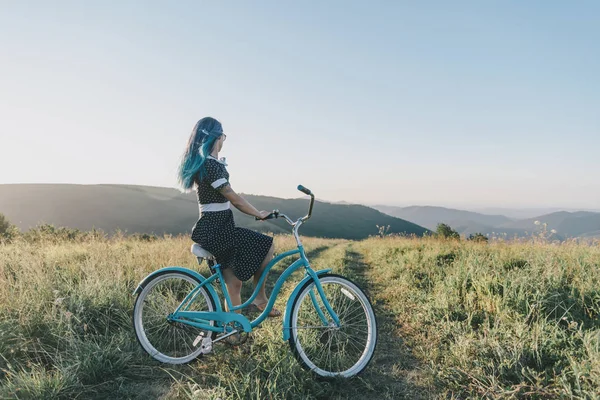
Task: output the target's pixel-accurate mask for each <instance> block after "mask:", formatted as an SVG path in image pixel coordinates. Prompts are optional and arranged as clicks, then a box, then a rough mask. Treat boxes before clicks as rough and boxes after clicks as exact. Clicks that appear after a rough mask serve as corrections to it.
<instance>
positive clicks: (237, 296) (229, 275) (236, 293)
mask: <svg viewBox="0 0 600 400" xmlns="http://www.w3.org/2000/svg"><path fill="white" fill-rule="evenodd" d="M221 273H222V274H223V278H224V279H225V285H227V291H228V292H229V298H230V299H231V305H232V306H234V307H235V306H239V305H240V304H242V296H241V293H242V283H243V282H242V281H240V280H239V279H238V278H237V277H236V276H235V274H234V273H233V271H232V270H231V268H225V269H221ZM225 311H229V307H228V306H227V301H225ZM235 312H236V313H238V314H239V313H241V312H242V310H235Z"/></svg>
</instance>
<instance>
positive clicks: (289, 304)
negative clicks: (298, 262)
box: [283, 268, 331, 340]
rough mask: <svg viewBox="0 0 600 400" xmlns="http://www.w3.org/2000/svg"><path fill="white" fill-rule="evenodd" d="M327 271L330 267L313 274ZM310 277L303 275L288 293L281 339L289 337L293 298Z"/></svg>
mask: <svg viewBox="0 0 600 400" xmlns="http://www.w3.org/2000/svg"><path fill="white" fill-rule="evenodd" d="M328 272H331V268H330V269H322V270H319V271H315V274H316V275H317V276H319V275H324V274H326V273H328ZM312 279H313V278H312V276H310V275H307V276H305V277H304V279H302V280H301V281H300V283H298V285H296V288H295V289H294V291H293V292H292V294H291V295H290V298H289V299H288V301H287V305H286V306H285V313H284V314H283V340H289V338H290V329H291V324H292V306H293V305H294V300H295V299H296V297H298V295H299V294H300V289H302V287H303V286H304V284H305V283H306V282H308V281H310V280H312Z"/></svg>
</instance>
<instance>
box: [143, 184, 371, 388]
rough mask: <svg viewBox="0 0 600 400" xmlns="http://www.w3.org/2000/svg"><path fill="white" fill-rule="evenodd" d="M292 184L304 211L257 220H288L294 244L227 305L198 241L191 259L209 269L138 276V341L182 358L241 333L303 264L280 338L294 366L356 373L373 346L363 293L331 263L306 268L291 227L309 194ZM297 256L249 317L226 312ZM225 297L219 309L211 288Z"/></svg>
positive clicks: (160, 356) (155, 353)
mask: <svg viewBox="0 0 600 400" xmlns="http://www.w3.org/2000/svg"><path fill="white" fill-rule="evenodd" d="M298 190H300V191H301V192H303V193H305V194H307V195H309V196H310V206H309V209H308V213H307V215H306V216H304V217H302V218H299V219H298V220H296V221H293V220H291V219H290V218H289V217H287V216H286V215H285V214H282V213H280V212H279V211H277V210H275V211H273V212H272V213H271V214H269V215H268V216H267V217H265V218H264V219H265V220H266V219H273V218H283V219H285V220H286V221H287V222H288V223H289V224H290V225H291V226H292V233H293V235H294V238H295V239H296V243H297V244H298V248H297V249H295V250H291V251H287V252H285V253H282V254H279V255H278V256H276V257H275V258H273V260H272V261H271V262H270V263H269V265H267V267H266V268H265V271H264V272H263V274H262V276H261V278H260V281H259V284H258V285H257V286H256V288H255V290H254V292H253V293H252V296H251V297H250V298H249V299H248V300H247V301H246V302H245V303H243V304H241V305H239V306H236V307H233V306H232V305H231V300H230V298H229V293H228V292H227V287H226V285H225V280H224V279H223V276H222V273H221V269H220V265H219V264H216V263H215V260H214V257H213V256H212V255H211V254H210V253H209V252H208V251H206V250H204V249H202V248H201V247H200V246H199V245H197V244H194V245H192V249H191V250H192V253H193V254H194V255H195V256H196V257H197V259H198V262H199V263H202V262H203V261H207V263H208V265H209V267H210V270H211V272H212V275H211V276H210V277H208V278H205V277H204V276H202V275H201V274H199V273H198V272H196V271H194V270H190V269H187V268H182V267H167V268H162V269H159V270H158V271H155V272H153V273H151V274H150V275H148V276H147V277H146V278H144V279H143V280H142V281H141V282H140V284H139V285H138V287H137V288H136V289H135V291H134V292H133V295H136V294H137V299H136V301H135V306H134V309H133V326H134V329H135V334H136V336H137V339H138V341H139V343H140V344H141V346H142V347H143V348H144V350H145V351H146V352H148V354H150V355H151V356H152V357H153V358H154V359H156V360H158V361H160V362H163V363H169V364H183V363H187V362H190V361H192V360H194V359H196V358H197V357H199V356H202V355H204V354H207V353H210V352H211V351H212V350H213V344H214V343H216V342H219V341H221V340H223V339H227V338H229V339H228V340H231V339H232V338H231V337H232V335H236V336H239V335H242V334H247V333H250V332H252V330H253V329H255V328H257V327H258V326H260V324H261V323H262V322H263V321H264V320H265V319H266V318H267V315H268V314H269V312H270V311H271V309H272V308H273V305H274V304H275V299H276V298H277V295H278V294H279V292H280V290H281V287H282V285H283V284H284V282H285V281H286V280H287V279H288V278H289V277H290V276H291V275H292V273H293V272H294V271H296V270H298V269H299V268H302V267H304V269H305V275H304V278H303V279H302V280H301V281H300V283H298V284H297V286H296V288H295V289H294V291H293V292H292V294H291V295H290V297H289V299H288V301H287V306H286V308H285V313H284V316H283V340H284V341H285V340H287V341H288V342H289V344H290V347H291V349H292V352H293V354H294V356H295V357H296V358H297V359H298V361H299V362H300V364H301V365H303V366H304V367H305V368H307V369H309V370H311V371H313V372H314V373H315V374H317V375H319V376H322V377H336V376H339V377H346V378H348V377H352V376H354V375H356V374H358V373H360V372H361V371H363V370H364V369H365V368H366V366H367V364H368V363H369V361H370V360H371V358H372V357H373V353H374V351H375V345H376V343H377V322H376V320H375V313H374V312H373V307H372V306H371V303H370V301H369V299H368V298H367V296H366V295H365V293H364V292H363V291H362V290H361V289H360V288H359V287H358V285H356V284H355V283H354V282H352V281H351V280H349V279H347V278H344V277H343V276H340V275H335V274H331V273H330V271H331V269H324V270H320V271H314V270H313V269H312V268H311V266H310V263H309V261H308V259H307V258H306V253H305V251H304V247H303V246H302V242H301V241H300V237H299V236H298V229H300V227H301V226H302V224H304V223H305V222H306V221H307V220H308V219H309V218H310V217H311V215H312V209H313V205H314V202H315V196H314V194H313V193H312V192H311V191H310V190H308V189H306V188H305V187H303V186H301V185H300V186H298ZM290 256H299V259H298V260H296V261H294V262H293V263H292V264H291V265H290V266H289V267H287V269H286V270H285V271H284V272H283V273H282V274H281V276H280V277H279V278H278V280H277V282H276V283H275V286H274V288H273V291H272V293H271V296H270V297H269V302H268V303H267V306H266V307H265V309H264V311H262V312H261V313H260V314H259V315H258V316H257V317H256V319H254V320H253V321H250V320H249V319H248V318H246V317H245V316H244V315H241V314H237V313H235V312H233V311H235V310H240V309H243V308H245V307H248V306H249V305H250V304H251V303H252V301H253V300H254V299H255V298H256V296H257V294H258V288H259V287H260V286H261V285H262V283H263V281H264V279H265V278H266V276H267V273H268V272H269V270H270V269H271V268H272V267H273V266H274V265H275V264H277V263H278V262H279V261H281V260H282V259H284V258H286V257H290ZM219 288H220V290H221V293H222V295H223V296H224V298H225V301H226V302H227V306H228V309H229V310H231V312H226V311H224V310H223V309H222V308H221V304H222V302H221V299H220V297H219V295H218V294H217V290H216V289H219Z"/></svg>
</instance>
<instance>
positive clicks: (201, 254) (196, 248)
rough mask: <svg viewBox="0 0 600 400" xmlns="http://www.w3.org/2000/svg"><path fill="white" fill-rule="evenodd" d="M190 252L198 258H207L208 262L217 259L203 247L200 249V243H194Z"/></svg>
mask: <svg viewBox="0 0 600 400" xmlns="http://www.w3.org/2000/svg"><path fill="white" fill-rule="evenodd" d="M190 251H191V252H192V254H193V255H195V256H196V257H198V258H205V259H207V260H214V259H215V256H213V255H212V254H211V253H210V252H209V251H208V250H205V249H203V248H202V247H200V245H199V244H198V243H194V244H193V245H192V248H191V249H190Z"/></svg>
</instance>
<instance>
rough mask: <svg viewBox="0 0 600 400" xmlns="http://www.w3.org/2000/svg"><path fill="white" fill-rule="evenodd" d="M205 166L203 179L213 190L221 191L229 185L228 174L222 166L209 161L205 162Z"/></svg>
mask: <svg viewBox="0 0 600 400" xmlns="http://www.w3.org/2000/svg"><path fill="white" fill-rule="evenodd" d="M205 165H206V176H205V179H206V181H207V182H208V183H209V184H210V186H212V187H213V189H215V190H221V189H223V188H224V187H225V186H227V185H229V174H228V173H227V170H226V169H225V166H224V165H223V164H221V163H218V162H215V161H212V160H211V161H207V162H206V164H205Z"/></svg>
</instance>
